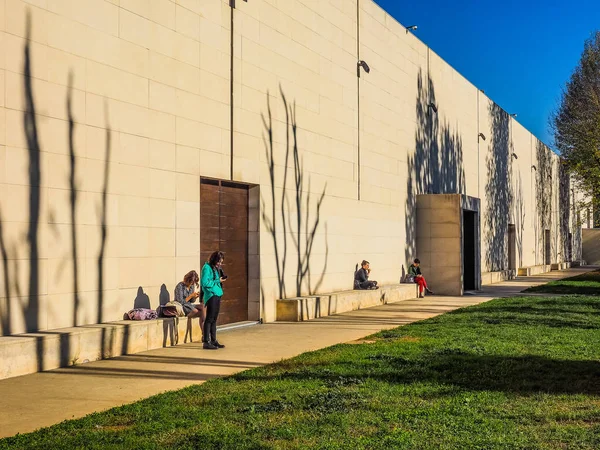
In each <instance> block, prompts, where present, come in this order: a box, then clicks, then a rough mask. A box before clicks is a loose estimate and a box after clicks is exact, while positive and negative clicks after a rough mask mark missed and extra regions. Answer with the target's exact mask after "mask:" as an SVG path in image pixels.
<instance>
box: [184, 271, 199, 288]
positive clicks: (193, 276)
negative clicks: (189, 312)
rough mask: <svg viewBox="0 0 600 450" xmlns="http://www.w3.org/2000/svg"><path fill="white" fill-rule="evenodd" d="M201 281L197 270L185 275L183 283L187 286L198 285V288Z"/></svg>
mask: <svg viewBox="0 0 600 450" xmlns="http://www.w3.org/2000/svg"><path fill="white" fill-rule="evenodd" d="M199 281H200V277H198V272H196V271H195V270H190V271H189V272H188V273H186V274H185V276H184V277H183V282H184V283H185V284H186V285H190V286H191V285H192V284H194V285H196V287H198V282H199Z"/></svg>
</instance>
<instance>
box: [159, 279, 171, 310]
mask: <svg viewBox="0 0 600 450" xmlns="http://www.w3.org/2000/svg"><path fill="white" fill-rule="evenodd" d="M170 301H171V294H170V293H169V291H168V289H167V285H166V284H163V285H162V286H161V287H160V294H158V303H159V304H160V306H164V305H166V304H167V303H169V302H170Z"/></svg>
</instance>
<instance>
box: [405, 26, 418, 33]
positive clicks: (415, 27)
mask: <svg viewBox="0 0 600 450" xmlns="http://www.w3.org/2000/svg"><path fill="white" fill-rule="evenodd" d="M416 29H417V26H416V25H411V26H409V27H406V32H407V33H408V32H409V31H414V30H416Z"/></svg>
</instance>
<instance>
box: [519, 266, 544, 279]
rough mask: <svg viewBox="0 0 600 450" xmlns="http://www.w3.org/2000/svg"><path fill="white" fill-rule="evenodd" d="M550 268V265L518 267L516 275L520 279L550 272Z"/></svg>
mask: <svg viewBox="0 0 600 450" xmlns="http://www.w3.org/2000/svg"><path fill="white" fill-rule="evenodd" d="M550 270H552V266H551V265H550V264H541V265H539V266H529V267H520V268H519V270H518V272H517V275H518V276H520V277H530V276H533V275H539V274H541V273H546V272H550Z"/></svg>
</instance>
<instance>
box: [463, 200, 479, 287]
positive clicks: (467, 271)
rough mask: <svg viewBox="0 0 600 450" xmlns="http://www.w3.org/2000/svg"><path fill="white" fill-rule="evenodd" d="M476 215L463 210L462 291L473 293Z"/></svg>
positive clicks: (474, 282) (475, 285)
mask: <svg viewBox="0 0 600 450" xmlns="http://www.w3.org/2000/svg"><path fill="white" fill-rule="evenodd" d="M476 227H477V213H476V212H475V211H465V210H463V289H464V290H465V291H473V290H475V289H477V283H476V280H477V278H476V274H475V271H476V264H475V258H476V250H477V248H476V239H477V228H476Z"/></svg>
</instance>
